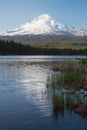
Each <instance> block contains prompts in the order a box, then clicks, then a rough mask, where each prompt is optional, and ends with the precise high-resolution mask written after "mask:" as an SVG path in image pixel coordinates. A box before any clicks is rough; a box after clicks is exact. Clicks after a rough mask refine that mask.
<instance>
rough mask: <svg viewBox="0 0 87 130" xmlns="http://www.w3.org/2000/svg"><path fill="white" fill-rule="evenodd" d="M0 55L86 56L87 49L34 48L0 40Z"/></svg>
mask: <svg viewBox="0 0 87 130" xmlns="http://www.w3.org/2000/svg"><path fill="white" fill-rule="evenodd" d="M0 55H87V49H78V50H75V49H67V48H63V49H59V48H54V47H51V48H50V47H48V46H47V47H39V46H37V47H35V46H31V45H24V44H21V43H15V42H14V41H4V40H0Z"/></svg>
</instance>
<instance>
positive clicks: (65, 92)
mask: <svg viewBox="0 0 87 130" xmlns="http://www.w3.org/2000/svg"><path fill="white" fill-rule="evenodd" d="M60 75H61V76H65V77H62V78H61V79H60ZM73 76H75V77H73ZM85 80H86V79H85V75H84V74H80V73H78V74H77V73H73V74H72V75H71V73H67V74H64V75H62V74H61V73H58V74H56V73H55V74H52V75H50V76H48V79H47V86H46V89H47V94H48V95H49V96H51V97H52V105H53V114H54V116H55V117H56V118H57V116H58V114H63V113H64V110H68V111H74V112H75V113H77V114H79V115H81V116H82V117H87V96H86V94H87V93H85V91H83V92H81V90H79V91H77V90H75V89H74V87H75V84H73V86H72V84H70V85H69V86H68V84H67V85H65V84H64V81H65V82H71V83H72V82H73V81H74V82H76V83H81V82H82V81H85ZM60 81H61V83H63V84H62V86H61V85H60ZM66 86H68V89H67V87H66Z"/></svg>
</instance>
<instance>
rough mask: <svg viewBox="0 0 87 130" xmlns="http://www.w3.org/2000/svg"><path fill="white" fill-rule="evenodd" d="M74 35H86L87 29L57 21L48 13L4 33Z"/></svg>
mask: <svg viewBox="0 0 87 130" xmlns="http://www.w3.org/2000/svg"><path fill="white" fill-rule="evenodd" d="M48 34H51V35H52V34H55V35H72V36H85V35H87V30H83V29H80V28H74V27H69V26H67V25H63V24H60V23H57V22H55V21H54V20H53V19H52V18H51V17H50V16H49V15H48V14H44V15H41V16H39V17H37V18H35V19H34V20H32V21H30V22H28V23H26V24H24V25H21V26H19V27H18V28H16V29H13V30H10V31H7V32H5V33H2V34H1V35H3V36H7V35H8V36H14V35H48Z"/></svg>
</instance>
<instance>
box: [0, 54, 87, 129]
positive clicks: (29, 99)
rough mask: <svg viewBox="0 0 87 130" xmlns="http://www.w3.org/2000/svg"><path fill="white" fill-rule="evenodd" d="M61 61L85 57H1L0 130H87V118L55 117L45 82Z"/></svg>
mask: <svg viewBox="0 0 87 130" xmlns="http://www.w3.org/2000/svg"><path fill="white" fill-rule="evenodd" d="M61 58H63V59H65V58H66V59H75V58H85V57H84V56H82V57H75V56H74V57H70V56H69V57H61V56H60V57H56V56H51V57H49V56H40V57H39V56H36V57H35V56H31V57H29V56H22V57H21V56H14V57H13V56H11V57H10V56H4V57H3V56H1V57H0V130H35V129H37V130H56V129H59V130H77V129H79V130H87V118H83V117H81V116H79V115H77V114H75V113H74V112H72V111H66V110H65V111H64V113H60V114H58V115H56V117H55V116H54V111H53V106H52V99H51V97H50V96H48V94H47V91H46V82H47V77H48V75H49V74H50V73H52V72H51V70H50V67H51V66H52V65H53V64H55V63H56V62H58V60H59V59H61ZM54 61H55V62H54Z"/></svg>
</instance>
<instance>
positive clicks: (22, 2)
mask: <svg viewBox="0 0 87 130" xmlns="http://www.w3.org/2000/svg"><path fill="white" fill-rule="evenodd" d="M41 14H49V15H50V16H52V18H53V19H55V20H56V21H58V22H60V23H62V24H67V25H69V26H74V27H80V28H84V29H87V0H0V32H3V31H6V30H10V29H14V28H15V27H18V26H19V25H21V24H24V23H26V22H28V21H29V20H32V19H33V18H34V17H38V16H39V15H41Z"/></svg>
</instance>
